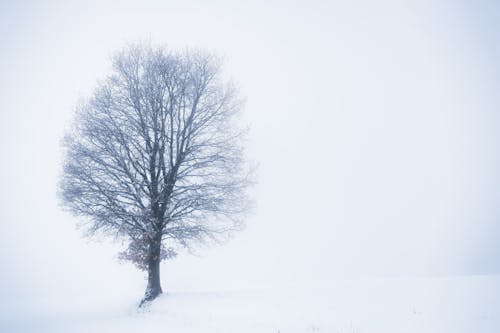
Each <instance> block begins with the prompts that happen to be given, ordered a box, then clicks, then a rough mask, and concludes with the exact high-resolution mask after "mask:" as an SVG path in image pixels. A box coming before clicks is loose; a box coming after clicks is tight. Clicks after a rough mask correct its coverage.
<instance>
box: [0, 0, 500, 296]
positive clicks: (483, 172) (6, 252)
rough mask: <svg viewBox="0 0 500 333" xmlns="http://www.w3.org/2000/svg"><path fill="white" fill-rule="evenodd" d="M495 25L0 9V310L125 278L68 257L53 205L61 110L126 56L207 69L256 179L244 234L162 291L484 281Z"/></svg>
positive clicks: (72, 248)
mask: <svg viewBox="0 0 500 333" xmlns="http://www.w3.org/2000/svg"><path fill="white" fill-rule="evenodd" d="M499 9H500V8H498V5H494V4H493V1H484V2H481V1H474V2H472V1H470V2H469V3H468V4H466V3H465V2H463V3H459V2H456V1H428V2H426V1H415V2H411V1H400V2H397V1H394V2H377V3H375V2H372V1H366V2H362V1H359V2H351V1H302V2H299V1H294V2H293V1H281V2H278V1H276V2H273V1H257V2H255V1H252V2H250V1H247V2H241V1H234V2H230V1H140V2H139V1H137V2H134V1H120V2H114V3H113V2H107V1H95V2H92V1H86V2H83V1H81V2H78V1H60V2H57V1H45V2H44V1H38V2H35V1H33V2H29V1H25V2H21V1H20V2H14V1H11V2H10V3H9V2H6V1H4V2H2V3H1V4H0V32H1V33H0V60H1V61H0V73H1V76H0V156H1V158H2V159H1V161H2V163H1V164H0V184H2V189H1V191H0V208H1V209H0V223H1V226H2V228H1V232H0V251H1V252H0V265H1V267H2V275H3V276H2V277H1V278H0V281H4V283H3V285H4V288H5V290H6V291H8V290H9V286H16V288H18V289H22V290H25V289H26V288H28V289H29V288H32V289H41V288H58V287H60V286H61V284H63V285H64V286H66V287H67V288H70V287H69V286H68V285H71V284H73V283H75V284H77V285H78V284H80V285H84V284H89V285H92V283H93V284H95V285H97V284H102V283H103V281H102V280H101V279H100V276H101V275H102V274H107V275H108V276H112V277H114V278H116V279H120V278H122V274H128V276H133V278H136V277H139V276H141V274H140V273H137V272H135V271H134V269H133V268H132V267H131V266H130V267H129V266H127V265H119V264H117V263H116V262H115V261H114V256H115V250H116V246H115V247H113V246H107V245H106V242H105V241H103V243H102V244H96V243H88V241H87V240H85V239H83V238H81V231H79V230H76V228H75V225H76V220H75V218H74V217H71V216H69V215H68V214H65V213H63V212H61V209H60V208H59V207H58V203H57V198H56V187H57V178H58V174H59V172H60V171H61V164H60V163H61V162H60V161H61V149H60V146H59V140H60V138H61V136H62V133H63V132H64V128H65V126H67V125H68V121H69V119H71V115H72V112H73V110H74V106H75V105H76V104H77V102H78V99H79V98H81V97H84V96H87V95H88V94H90V92H91V91H92V88H93V87H94V86H95V84H96V82H97V80H99V79H100V78H103V77H104V76H105V74H106V73H107V72H108V71H109V69H110V61H109V60H110V55H111V54H112V52H113V51H115V50H117V49H118V48H120V47H122V46H124V45H125V43H127V42H134V41H139V40H142V41H144V40H146V41H151V42H152V43H159V44H165V45H167V46H168V47H172V48H184V47H187V46H194V47H204V48H208V49H210V50H213V51H215V52H217V53H219V54H221V55H223V56H224V58H225V61H226V67H225V73H226V74H227V75H228V77H231V78H233V79H234V80H235V81H237V82H238V83H239V86H240V89H241V93H242V95H243V96H245V97H246V100H247V103H246V107H245V115H244V117H243V119H242V120H243V121H244V122H246V123H249V124H250V125H251V128H252V130H251V132H250V137H249V143H248V154H249V157H250V158H251V159H252V160H254V161H256V162H258V163H259V170H258V184H257V186H256V187H255V188H254V189H253V190H252V193H253V195H254V198H255V200H256V204H257V205H256V210H255V213H254V214H253V215H252V216H251V217H249V219H248V221H247V225H248V226H247V228H246V230H245V231H244V232H243V233H240V234H239V235H237V237H236V238H235V239H234V240H233V241H232V242H231V243H229V244H228V245H226V246H224V247H219V248H215V249H200V251H199V255H200V257H189V256H187V255H182V256H179V258H178V259H176V260H175V261H174V262H172V263H168V264H166V265H164V266H165V267H164V270H163V271H164V273H165V275H166V276H167V279H168V281H169V282H170V283H171V284H173V285H175V286H178V287H179V288H181V287H182V288H184V287H186V286H193V285H200V284H202V285H209V286H212V287H216V286H221V285H223V286H227V285H234V286H239V285H240V284H241V285H268V284H273V283H280V282H283V281H284V282H286V283H295V282H297V283H299V282H301V281H324V280H328V279H330V278H332V277H336V276H344V275H348V276H351V275H352V276H357V275H364V274H370V275H443V274H485V273H498V272H499V271H500V260H498V258H499V254H500V245H498V244H500V225H499V223H498V218H499V215H500V212H499V209H498V208H497V207H498V202H499V198H500V187H499V185H500V177H499V176H498V170H500V159H499V154H498V151H499V148H500V140H499V139H500V134H499V133H500V132H499V129H500V119H499V114H498V105H499V99H500V94H499V93H498V91H499V87H500V80H499V78H500V76H499V75H500V65H499V61H498V59H500V57H499V56H500V46H499V43H498V40H500V39H499V37H500V36H499V34H500V29H499V27H498V23H497V22H499V19H500V17H499V16H500V11H499ZM200 274H203V280H204V281H202V282H201V281H200ZM75 281H80V282H75ZM82 281H83V282H82ZM142 282H143V281H142V280H140V281H139V282H138V283H139V284H140V283H142ZM108 283H109V282H108ZM6 286H7V287H6ZM167 289H168V287H167ZM0 290H3V288H0ZM11 292H13V291H12V290H11Z"/></svg>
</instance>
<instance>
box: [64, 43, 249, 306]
mask: <svg viewBox="0 0 500 333" xmlns="http://www.w3.org/2000/svg"><path fill="white" fill-rule="evenodd" d="M240 109H241V102H240V100H239V99H238V96H237V91H236V89H235V87H234V86H233V85H232V84H230V83H228V82H226V81H225V80H224V79H223V78H222V77H221V61H220V60H219V58H217V57H216V56H214V55H213V54H210V53H206V52H203V51H193V50H191V51H184V52H171V51H168V50H166V49H164V48H161V47H153V46H150V45H145V44H136V45H132V46H129V47H126V48H125V49H123V50H122V51H120V52H118V53H117V54H116V55H115V56H114V57H113V61H112V72H111V74H110V75H108V77H107V78H106V79H105V80H104V81H103V82H101V83H100V84H99V85H98V86H97V88H96V89H95V91H94V93H93V95H92V96H91V97H90V98H88V99H86V100H84V101H83V102H82V103H81V104H80V106H79V107H78V108H77V111H76V117H75V120H74V122H73V126H72V128H71V129H70V131H69V132H68V133H67V135H66V136H65V138H64V140H63V145H64V148H65V160H64V161H65V163H64V169H63V175H62V177H61V182H60V195H61V198H62V202H63V205H64V206H65V207H66V208H67V209H68V210H69V211H71V212H72V213H74V214H75V215H77V216H82V217H84V218H85V219H84V221H86V223H87V226H88V227H89V228H88V230H89V231H91V232H92V234H93V233H95V232H97V231H103V232H105V233H108V234H114V235H119V236H121V237H125V239H127V240H128V243H129V246H128V248H127V249H126V250H125V251H124V252H122V253H121V254H120V257H121V258H122V259H127V260H131V261H132V262H133V263H135V264H136V265H137V266H138V267H139V268H141V269H144V270H146V271H147V274H148V284H147V288H146V292H145V296H144V298H143V300H142V302H141V304H143V303H144V302H148V301H151V300H153V299H155V298H156V297H157V296H158V295H159V294H161V293H162V288H161V284H160V266H159V264H160V261H161V260H162V259H168V258H171V257H173V256H175V255H176V249H177V248H179V247H190V246H192V245H193V244H195V243H198V242H205V241H207V240H213V241H221V240H223V239H225V238H227V236H228V235H230V234H231V232H232V231H234V230H238V229H239V228H240V227H241V226H242V218H243V215H244V213H245V211H246V209H247V207H248V200H247V196H246V189H247V187H248V185H249V178H248V168H247V167H246V165H247V164H246V161H245V159H244V156H243V151H242V147H243V145H242V139H243V134H244V130H242V129H241V128H240V127H239V126H237V122H236V118H237V117H236V116H237V115H238V113H239V111H240Z"/></svg>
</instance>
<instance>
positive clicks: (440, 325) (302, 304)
mask: <svg viewBox="0 0 500 333" xmlns="http://www.w3.org/2000/svg"><path fill="white" fill-rule="evenodd" d="M499 296H500V276H468V277H441V278H383V279H382V278H378V279H376V278H372V279H351V280H332V281H329V286H326V283H324V282H323V283H317V284H314V285H309V286H302V287H297V286H296V287H283V288H270V289H253V290H252V289H248V290H239V291H237V290H233V291H228V290H226V291H205V292H203V291H184V292H183V291H176V290H172V291H170V292H167V293H165V294H163V295H162V296H161V297H160V298H158V299H157V300H156V301H155V302H154V303H153V304H151V306H150V307H148V308H147V309H137V307H136V306H137V301H138V298H139V297H140V292H139V290H135V289H134V290H128V291H125V290H124V291H123V293H122V294H113V293H110V294H109V295H108V296H106V295H105V294H101V295H100V297H90V295H87V297H82V296H80V297H78V298H72V299H69V298H68V299H66V300H63V299H58V300H56V299H55V298H54V299H47V300H45V301H42V300H40V299H38V300H30V301H29V302H26V300H24V301H20V302H17V304H16V303H15V302H10V303H7V302H5V301H3V302H1V303H0V307H1V308H0V310H1V311H0V313H1V314H0V332H75V333H78V332H81V333H88V332H93V333H99V332H123V333H126V332H139V331H147V330H149V329H151V330H154V331H162V332H176V333H183V332H186V333H187V332H207V333H210V332H214V333H215V332H218V333H222V332H241V333H244V332H252V333H255V332H274V333H277V332H280V333H295V332H297V333H298V332H334V333H337V332H339V333H343V332H344V333H354V332H356V333H363V332H384V333H390V332H408V333H410V332H419V333H422V332H482V333H487V332H492V333H493V332H498V331H499V329H500V297H499Z"/></svg>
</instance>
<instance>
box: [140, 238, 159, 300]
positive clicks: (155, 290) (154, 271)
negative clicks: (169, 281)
mask: <svg viewBox="0 0 500 333" xmlns="http://www.w3.org/2000/svg"><path fill="white" fill-rule="evenodd" d="M160 252H161V234H160V235H159V236H155V237H154V238H153V239H152V240H151V242H150V243H149V254H148V285H147V287H146V292H145V294H144V298H143V299H142V301H141V304H140V306H142V305H144V304H145V303H147V302H150V301H152V300H154V299H155V298H156V297H158V296H159V295H160V294H161V293H162V292H163V291H162V289H161V281H160V260H161V259H160V255H161V253H160Z"/></svg>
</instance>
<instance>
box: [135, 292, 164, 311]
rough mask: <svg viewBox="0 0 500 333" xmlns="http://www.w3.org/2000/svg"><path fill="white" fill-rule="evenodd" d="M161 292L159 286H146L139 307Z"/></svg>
mask: <svg viewBox="0 0 500 333" xmlns="http://www.w3.org/2000/svg"><path fill="white" fill-rule="evenodd" d="M161 294H162V290H161V288H148V289H147V290H146V293H145V294H144V298H143V299H142V300H141V303H139V307H140V308H141V307H143V306H145V305H147V304H149V303H150V302H151V301H153V300H155V299H156V298H157V297H158V296H160V295H161Z"/></svg>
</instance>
